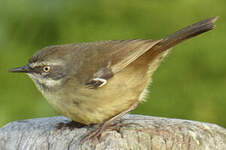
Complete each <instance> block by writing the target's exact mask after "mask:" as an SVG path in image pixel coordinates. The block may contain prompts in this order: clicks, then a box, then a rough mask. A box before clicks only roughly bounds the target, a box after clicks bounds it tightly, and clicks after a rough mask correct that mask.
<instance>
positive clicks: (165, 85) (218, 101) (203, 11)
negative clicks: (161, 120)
mask: <svg viewBox="0 0 226 150" xmlns="http://www.w3.org/2000/svg"><path fill="white" fill-rule="evenodd" d="M212 16H220V19H219V20H218V22H217V28H216V30H214V31H211V32H208V33H206V34H204V35H201V36H199V37H197V38H195V39H192V40H189V41H186V42H184V43H182V44H180V45H178V46H176V47H175V48H174V49H173V51H172V52H171V54H170V55H169V57H167V59H166V60H165V61H164V62H163V63H162V65H161V66H160V68H159V69H158V71H157V72H156V73H155V74H154V77H153V83H152V85H151V86H150V91H151V92H150V94H149V97H148V101H147V102H146V103H143V104H140V105H139V107H138V108H137V109H136V110H135V111H134V113H139V114H144V115H152V116H161V117H170V118H181V119H190V120H198V121H205V122H211V123H217V124H219V125H221V126H223V127H226V117H225V115H226V62H225V56H226V36H225V34H226V28H225V27H226V19H225V17H226V1H225V0H170V1H169V0H162V1H159V0H74V1H70V0H1V1H0V52H1V53H0V126H2V125H4V124H6V123H8V122H9V121H14V120H22V119H28V118H35V117H48V116H54V115H56V113H55V112H54V111H53V109H52V108H51V107H50V106H49V105H48V103H47V101H45V100H44V98H43V97H42V95H41V94H40V93H39V92H38V90H37V89H36V88H35V86H34V84H33V83H32V81H31V80H30V79H29V78H28V77H27V76H26V75H24V74H10V73H8V72H7V70H8V69H9V68H11V67H17V66H21V65H24V64H26V63H27V60H28V58H29V57H30V56H31V55H32V54H33V53H34V52H35V51H37V50H38V49H40V48H43V47H45V46H48V45H54V44H64V43H77V42H88V41H99V40H110V39H135V38H145V39H147V38H153V39H159V38H162V37H164V36H166V35H168V34H170V33H172V32H174V31H176V30H177V29H180V28H182V27H184V26H186V25H189V24H191V23H194V22H196V21H200V20H202V19H206V18H208V17H212Z"/></svg>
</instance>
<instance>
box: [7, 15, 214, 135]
mask: <svg viewBox="0 0 226 150" xmlns="http://www.w3.org/2000/svg"><path fill="white" fill-rule="evenodd" d="M217 19H218V17H212V18H209V19H206V20H203V21H200V22H197V23H195V24H192V25H190V26H187V27H185V28H183V29H181V30H178V31H177V32H175V33H173V34H171V35H169V36H167V37H166V38H162V39H159V40H152V39H133V40H108V41H98V42H88V43H75V44H74V43H73V44H63V45H54V46H48V47H45V48H43V49H41V50H39V51H37V52H36V53H35V54H34V55H33V56H32V57H31V58H30V59H29V61H28V64H27V65H25V66H23V67H17V68H12V69H9V72H21V73H26V74H27V75H28V76H29V77H30V78H31V79H32V80H33V81H34V83H35V85H36V87H37V88H38V90H39V91H41V93H42V95H43V96H44V97H45V98H46V100H47V101H48V103H49V104H50V105H51V106H52V107H53V108H54V110H55V111H57V112H58V113H60V114H62V115H64V116H66V117H68V118H70V119H71V120H72V121H74V122H78V123H81V124H84V125H92V124H98V125H100V126H99V128H98V129H97V130H95V132H94V133H93V134H91V135H92V136H94V135H95V136H96V135H100V134H101V133H100V132H101V131H103V130H104V128H106V127H107V126H108V125H109V124H111V123H112V122H114V120H117V119H118V118H121V117H122V116H123V115H125V114H127V113H128V112H130V111H131V110H134V109H135V108H136V107H137V105H138V104H139V103H141V102H143V101H145V97H146V95H147V93H148V89H147V88H148V86H149V85H150V83H151V78H152V75H153V73H154V72H155V71H156V69H157V68H158V66H159V65H160V63H161V62H162V60H163V59H164V58H165V57H166V56H167V55H168V53H169V52H170V51H171V49H172V47H174V46H175V45H177V44H179V43H181V42H182V41H184V40H187V39H190V38H192V37H195V36H197V35H199V34H202V33H204V32H207V31H209V30H212V29H213V28H214V27H215V22H216V20H217ZM90 137H91V136H89V138H90Z"/></svg>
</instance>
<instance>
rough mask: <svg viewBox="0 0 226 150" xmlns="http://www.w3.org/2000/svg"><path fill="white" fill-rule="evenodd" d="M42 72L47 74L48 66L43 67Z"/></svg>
mask: <svg viewBox="0 0 226 150" xmlns="http://www.w3.org/2000/svg"><path fill="white" fill-rule="evenodd" d="M42 70H43V71H44V72H49V71H50V66H44V67H43V68H42Z"/></svg>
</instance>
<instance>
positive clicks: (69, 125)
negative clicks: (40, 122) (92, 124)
mask: <svg viewBox="0 0 226 150" xmlns="http://www.w3.org/2000/svg"><path fill="white" fill-rule="evenodd" d="M84 126H86V125H84V124H81V123H79V122H75V121H70V122H66V123H65V122H60V123H58V124H57V125H56V126H55V128H56V129H63V128H69V129H70V130H73V129H75V128H82V127H84Z"/></svg>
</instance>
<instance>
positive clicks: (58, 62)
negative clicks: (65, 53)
mask: <svg viewBox="0 0 226 150" xmlns="http://www.w3.org/2000/svg"><path fill="white" fill-rule="evenodd" d="M62 64H63V61H42V62H34V63H31V64H30V67H32V68H34V67H37V66H43V65H62Z"/></svg>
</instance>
